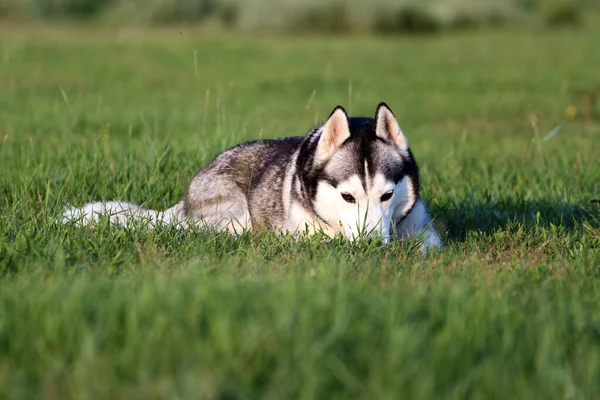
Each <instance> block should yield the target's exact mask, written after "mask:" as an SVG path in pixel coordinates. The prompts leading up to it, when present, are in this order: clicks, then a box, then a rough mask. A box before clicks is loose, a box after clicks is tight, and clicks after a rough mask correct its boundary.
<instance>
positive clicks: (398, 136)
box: [375, 103, 408, 151]
mask: <svg viewBox="0 0 600 400" xmlns="http://www.w3.org/2000/svg"><path fill="white" fill-rule="evenodd" d="M375 121H376V123H375V134H376V135H377V136H378V137H380V138H382V139H383V140H386V141H388V142H392V143H395V144H396V146H398V147H399V148H400V150H402V151H406V150H407V149H408V141H407V140H406V137H405V136H404V134H403V133H402V129H400V125H399V124H398V121H397V120H396V117H395V116H394V113H393V112H392V110H390V108H389V107H388V106H387V104H385V103H379V105H378V106H377V111H375Z"/></svg>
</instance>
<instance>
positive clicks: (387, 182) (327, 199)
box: [298, 103, 419, 240]
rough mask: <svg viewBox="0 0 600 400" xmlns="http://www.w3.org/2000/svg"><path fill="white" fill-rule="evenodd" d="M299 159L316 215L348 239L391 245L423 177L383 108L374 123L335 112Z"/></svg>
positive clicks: (383, 106)
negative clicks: (394, 230) (389, 241)
mask: <svg viewBox="0 0 600 400" xmlns="http://www.w3.org/2000/svg"><path fill="white" fill-rule="evenodd" d="M303 146H304V147H305V148H304V151H301V153H300V154H301V156H300V157H299V159H298V171H299V172H300V180H301V183H302V188H303V190H304V192H305V193H304V196H305V198H306V199H307V201H309V202H310V205H311V206H312V211H313V212H314V213H315V214H316V215H317V216H318V217H319V219H321V220H322V221H323V222H325V223H326V224H327V225H328V226H329V227H330V228H332V229H333V230H334V231H337V232H341V233H342V234H343V235H344V236H345V237H347V238H350V239H365V238H369V237H379V238H382V239H384V240H387V239H388V238H389V237H390V235H391V233H392V231H391V229H392V223H393V221H394V220H396V221H397V220H399V219H402V218H403V217H404V216H406V215H407V214H408V213H409V212H410V211H411V209H412V208H413V206H414V204H415V202H416V201H417V199H418V197H419V174H418V168H417V165H416V162H415V160H414V158H413V156H412V153H411V151H410V149H409V147H408V142H407V141H406V138H405V137H404V134H403V133H402V130H401V129H400V126H399V124H398V121H397V120H396V117H395V116H394V114H393V113H392V111H391V110H390V108H389V107H388V106H387V105H386V104H385V103H380V104H379V105H378V106H377V110H376V112H375V118H349V117H348V115H347V114H346V111H345V110H344V108H343V107H341V106H338V107H336V108H335V109H334V110H333V112H332V113H331V115H330V116H329V118H328V119H327V122H326V123H325V124H323V125H322V126H320V127H319V128H317V129H316V130H314V131H312V132H311V133H309V135H308V137H307V139H306V140H305V142H304V143H303Z"/></svg>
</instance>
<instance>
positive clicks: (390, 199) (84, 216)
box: [63, 103, 440, 249]
mask: <svg viewBox="0 0 600 400" xmlns="http://www.w3.org/2000/svg"><path fill="white" fill-rule="evenodd" d="M102 214H108V215H110V218H111V221H113V222H115V223H119V224H126V223H127V222H128V221H129V220H131V219H140V218H144V219H148V220H149V222H150V223H151V224H155V223H175V222H177V223H181V224H182V225H183V226H187V225H186V224H190V223H193V224H207V225H209V226H212V227H216V228H219V229H228V230H229V231H230V232H232V233H239V232H241V231H242V230H245V229H251V230H257V229H273V230H276V231H280V232H286V231H287V232H292V233H303V232H305V233H309V234H310V233H314V232H315V231H323V232H324V233H325V234H327V235H328V236H330V237H334V236H336V235H337V234H342V235H343V236H345V237H347V238H349V239H365V238H372V237H377V238H380V239H383V240H384V241H385V242H387V241H389V240H390V239H391V238H393V237H395V238H399V239H406V238H410V237H413V236H416V235H421V238H422V239H423V242H422V248H423V249H426V248H430V247H439V246H440V239H439V237H438V234H437V232H436V231H435V229H434V228H433V227H432V226H431V219H430V217H429V215H428V213H427V211H426V209H425V205H424V204H423V201H422V200H421V198H420V197H419V171H418V167H417V163H416V161H415V159H414V157H413V155H412V153H411V150H410V148H409V146H408V142H407V141H406V138H405V137H404V134H403V133H402V131H401V129H400V126H399V125H398V122H397V120H396V118H395V116H394V114H393V113H392V111H391V110H390V109H389V107H388V106H387V105H386V104H385V103H381V104H379V105H378V107H377V110H376V113H375V118H356V117H355V118H349V117H348V116H347V114H346V111H345V110H344V109H343V108H342V107H341V106H338V107H336V108H335V109H334V110H333V112H332V113H331V115H330V117H329V118H328V119H327V121H326V122H325V123H324V124H323V125H320V126H318V127H316V128H314V129H312V130H310V131H309V132H308V134H307V135H306V136H304V137H289V138H283V139H275V140H260V141H253V142H247V143H242V144H240V145H237V146H234V147H232V148H230V149H228V150H226V151H224V152H223V153H221V154H219V155H218V156H217V157H216V158H215V160H213V161H212V162H211V163H210V164H208V165H207V166H206V167H204V168H202V169H201V170H200V171H199V172H198V173H197V174H196V176H195V177H194V178H193V179H192V182H191V184H190V186H189V191H188V194H187V196H186V198H185V199H184V200H182V201H180V202H178V203H177V204H175V205H174V206H173V207H171V208H169V209H168V210H166V211H161V212H158V211H153V210H148V209H145V208H141V207H139V206H138V205H135V204H131V203H126V202H119V201H116V202H115V201H113V202H106V203H90V204H87V205H86V206H84V207H83V208H80V209H78V208H67V209H66V210H65V212H64V215H63V217H64V219H63V220H64V221H65V222H66V221H70V220H76V222H77V223H80V224H86V223H89V222H91V221H94V220H97V219H98V217H99V216H100V215H102Z"/></svg>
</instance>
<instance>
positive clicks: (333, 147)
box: [315, 106, 350, 163]
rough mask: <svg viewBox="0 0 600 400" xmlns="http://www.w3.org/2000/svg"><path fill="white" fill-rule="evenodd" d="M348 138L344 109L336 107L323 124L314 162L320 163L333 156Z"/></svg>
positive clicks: (346, 117)
mask: <svg viewBox="0 0 600 400" xmlns="http://www.w3.org/2000/svg"><path fill="white" fill-rule="evenodd" d="M349 137H350V124H349V122H348V114H346V110H344V107H342V106H337V107H336V108H334V109H333V112H332V113H331V115H330V116H329V118H328V119H327V122H325V125H324V126H323V131H322V132H321V137H320V138H319V144H318V145H317V151H316V154H315V161H316V162H317V163H320V162H322V161H325V160H326V159H328V158H329V157H331V156H332V155H333V153H335V152H336V151H337V149H339V148H340V146H341V145H342V143H344V142H345V141H346V139H348V138H349Z"/></svg>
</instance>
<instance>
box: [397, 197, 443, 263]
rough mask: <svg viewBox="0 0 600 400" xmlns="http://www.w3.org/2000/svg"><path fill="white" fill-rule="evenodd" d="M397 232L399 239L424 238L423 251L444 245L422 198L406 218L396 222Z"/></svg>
mask: <svg viewBox="0 0 600 400" xmlns="http://www.w3.org/2000/svg"><path fill="white" fill-rule="evenodd" d="M396 234H397V236H398V238H399V239H409V238H420V239H422V240H423V243H422V244H421V250H422V251H427V250H428V249H431V248H434V247H438V248H439V247H441V245H442V243H441V240H440V237H439V235H438V233H437V232H436V230H435V228H434V227H433V224H432V223H431V217H430V216H429V214H428V213H427V210H426V209H425V204H424V203H423V201H422V200H421V199H419V200H417V202H416V203H415V206H414V207H413V209H412V210H411V212H410V213H408V215H407V216H406V218H404V219H403V220H402V221H400V222H398V223H397V224H396Z"/></svg>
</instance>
